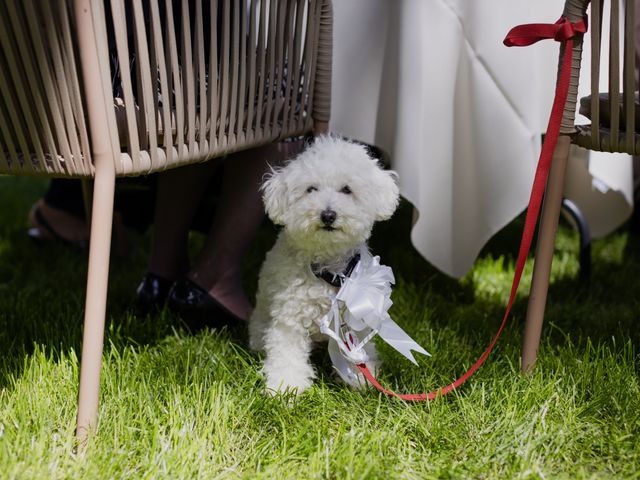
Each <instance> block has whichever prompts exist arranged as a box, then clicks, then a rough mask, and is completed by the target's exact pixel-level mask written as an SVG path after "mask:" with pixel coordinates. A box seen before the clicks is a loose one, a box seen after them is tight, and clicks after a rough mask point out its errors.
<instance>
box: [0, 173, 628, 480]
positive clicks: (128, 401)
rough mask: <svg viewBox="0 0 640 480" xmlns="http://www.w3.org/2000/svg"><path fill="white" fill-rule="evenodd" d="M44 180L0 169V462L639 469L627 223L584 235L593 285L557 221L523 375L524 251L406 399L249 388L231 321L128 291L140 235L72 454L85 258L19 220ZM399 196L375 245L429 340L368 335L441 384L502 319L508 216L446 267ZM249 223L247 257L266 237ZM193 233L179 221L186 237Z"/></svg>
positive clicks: (548, 471) (119, 275)
mask: <svg viewBox="0 0 640 480" xmlns="http://www.w3.org/2000/svg"><path fill="white" fill-rule="evenodd" d="M45 186H46V181H43V180H34V179H24V178H10V177H0V205H2V208H0V478H19V479H23V478H27V479H31V478H55V479H57V478H172V479H173V478H269V479H271V478H296V479H306V478H336V479H343V478H346V479H348V478H358V479H359V478H416V479H423V478H567V479H574V478H640V473H639V472H640V386H639V383H640V382H639V370H640V359H639V357H638V348H637V347H638V341H639V340H640V328H639V325H640V275H639V274H638V272H640V239H638V238H637V237H634V236H631V235H629V234H628V233H626V231H620V232H618V233H615V234H613V235H611V236H609V237H608V238H607V239H605V240H601V241H598V242H597V243H596V244H595V246H594V251H593V264H592V265H593V274H592V280H591V284H590V285H588V286H587V285H584V284H582V283H581V282H580V281H579V280H578V263H577V248H578V247H577V243H578V241H577V238H576V235H575V234H574V233H573V232H572V231H570V230H568V229H567V228H562V229H561V231H560V236H559V239H558V243H557V245H558V248H557V252H556V258H555V261H554V270H553V279H552V280H553V283H552V285H551V288H550V292H549V305H548V308H547V315H546V323H545V328H544V331H543V341H542V345H541V350H540V359H539V363H538V367H537V369H536V370H535V372H534V374H533V375H531V376H522V375H520V374H519V351H520V343H521V330H522V322H523V316H524V311H525V308H526V292H527V290H528V288H527V287H528V282H529V277H530V272H531V264H530V263H529V264H528V266H527V270H526V271H525V277H524V280H523V284H524V285H523V286H522V287H521V289H520V292H519V296H518V300H517V301H516V304H515V307H514V310H513V315H512V318H511V320H510V322H509V324H508V326H507V328H506V330H505V332H504V335H503V337H502V339H501V340H500V342H499V343H498V346H497V349H496V350H495V351H494V353H493V354H492V355H491V356H490V358H489V360H488V362H487V363H486V364H485V366H484V367H483V368H482V369H481V370H480V371H479V372H478V373H477V374H476V375H475V376H474V377H472V379H471V380H470V381H469V382H468V383H467V384H466V385H464V386H463V387H462V388H461V389H460V390H458V391H457V392H454V394H452V395H450V396H448V397H446V398H441V399H439V400H437V401H435V402H432V403H421V404H407V403H403V402H401V401H398V400H395V399H390V398H386V397H383V396H381V395H379V394H377V393H376V392H375V391H366V392H353V391H351V390H349V389H347V388H346V387H344V386H342V385H340V384H338V383H336V382H335V381H334V380H333V377H332V376H331V374H330V365H329V362H328V361H327V359H326V356H323V355H318V356H317V361H318V365H319V371H320V373H321V375H320V379H319V381H318V382H317V383H316V385H315V386H314V387H313V388H312V389H311V390H310V391H308V392H307V393H305V394H304V395H302V396H301V397H299V398H298V399H295V400H292V399H290V400H291V401H289V402H287V401H285V400H283V399H274V398H268V397H265V396H264V395H263V394H262V383H261V379H260V376H259V373H258V369H259V360H258V359H257V358H255V357H253V356H252V355H251V354H249V353H248V352H247V351H246V349H245V339H244V338H242V337H243V336H242V335H240V336H235V335H232V334H231V333H230V332H227V331H214V332H204V333H201V334H199V335H196V336H189V335H188V334H187V333H186V332H185V331H184V330H183V329H182V328H181V327H180V323H179V320H178V319H177V318H175V317H173V316H172V315H171V314H169V313H168V312H163V313H162V314H161V315H160V316H158V317H156V318H137V317H136V316H135V314H134V313H132V309H131V308H130V306H131V302H132V297H133V291H134V289H135V286H136V283H137V281H138V279H139V278H140V276H141V275H142V273H143V272H144V270H145V251H146V246H147V244H148V237H146V236H143V237H137V238H135V239H134V245H135V249H134V252H133V253H132V255H131V257H130V258H126V259H123V258H117V257H114V258H113V260H112V266H111V280H110V291H109V309H108V321H107V332H106V341H105V350H104V367H103V376H102V390H101V406H100V424H99V429H98V432H97V435H96V436H95V437H94V438H93V439H92V440H91V442H90V444H89V447H88V450H87V452H86V456H84V458H81V457H78V456H76V455H74V453H73V448H74V423H75V414H76V397H77V381H78V368H79V361H78V358H79V356H80V342H81V329H82V309H83V301H84V299H83V298H84V293H83V292H84V283H85V275H86V259H85V254H84V253H82V252H78V251H74V250H71V249H69V248H66V247H64V246H62V245H57V244H51V245H46V246H37V245H34V244H32V243H30V242H29V241H27V240H26V238H25V234H24V233H25V228H26V214H27V211H28V209H29V206H30V205H31V203H32V202H33V201H34V200H35V199H36V198H38V196H39V195H40V194H41V193H42V191H43V190H44V188H45ZM410 214H411V212H410V209H409V207H408V206H407V205H403V207H402V208H401V210H400V211H399V212H398V214H397V215H396V217H394V219H393V220H392V221H390V222H387V223H385V224H381V225H380V226H379V227H377V228H376V231H375V234H374V238H373V239H372V247H373V249H374V251H375V253H377V254H380V255H381V256H382V259H383V262H384V263H386V264H388V265H391V266H392V267H393V268H394V271H395V273H396V276H397V279H398V284H397V286H396V287H395V289H394V294H393V299H394V301H395V304H394V306H393V307H392V311H391V313H392V316H393V317H394V319H396V320H397V321H398V323H400V324H401V325H402V326H403V327H404V328H405V329H406V330H407V331H408V332H409V333H410V334H411V335H412V336H413V337H414V338H416V340H418V341H419V342H420V343H421V344H422V345H423V346H425V347H426V348H427V349H428V350H429V351H431V352H432V353H433V357H432V358H421V359H420V367H419V368H416V367H414V366H412V365H411V364H410V363H409V362H407V361H406V360H404V359H403V358H402V357H401V356H400V355H398V354H396V353H395V352H393V351H392V350H391V349H390V348H387V347H385V346H384V345H380V347H381V351H382V356H383V359H384V361H385V364H384V369H383V371H382V374H381V378H380V379H381V381H382V382H383V383H384V384H386V385H388V386H391V387H392V388H395V389H397V390H398V391H403V392H420V391H424V390H426V389H431V388H434V387H437V386H441V385H444V384H446V383H449V382H451V380H452V379H454V378H455V377H456V376H457V375H459V374H460V373H462V372H463V371H464V369H465V368H466V367H468V366H469V365H471V364H472V363H473V362H474V361H475V359H476V358H477V357H478V356H479V355H480V354H481V352H482V351H483V350H484V349H485V348H486V346H487V345H488V343H489V341H490V339H491V338H492V336H493V334H494V332H495V330H496V329H497V327H498V324H499V323H500V320H501V318H502V314H503V309H504V305H505V302H506V297H507V295H508V290H509V286H510V282H511V278H512V274H513V269H514V254H515V252H516V250H517V244H518V240H519V234H520V229H521V226H522V223H521V219H517V220H516V221H514V222H513V223H512V224H511V225H509V226H508V227H507V228H506V229H504V230H503V231H502V232H501V233H500V234H498V235H497V236H496V237H495V238H494V239H493V240H492V241H491V242H490V244H489V245H487V247H486V248H485V249H484V250H483V252H482V254H481V255H480V257H479V259H478V261H477V262H476V264H475V267H474V268H473V270H472V271H471V272H470V273H469V274H468V275H467V276H466V277H465V278H463V279H462V280H461V281H456V280H453V279H451V278H448V277H446V276H445V275H443V274H441V273H439V272H438V271H437V270H435V269H434V268H433V267H431V266H430V265H429V264H428V263H427V262H425V261H424V260H422V259H421V258H420V256H419V255H418V254H417V253H416V252H415V251H414V250H413V249H412V247H411V246H410V243H409V241H408V232H409V225H410V217H411V215H410ZM273 238H274V234H273V231H272V229H271V228H270V227H269V226H268V225H265V228H264V229H263V230H262V231H261V232H260V235H259V237H258V238H257V239H256V246H255V248H253V249H252V256H251V257H250V258H249V259H248V261H247V285H248V287H249V288H250V289H254V288H255V278H256V273H257V269H258V265H259V263H260V261H261V259H262V257H263V255H264V251H265V250H266V249H267V248H268V247H269V245H270V243H271V242H272V241H273ZM201 241H202V239H201V238H198V237H196V236H194V239H193V247H194V249H195V248H197V246H198V244H199V243H200V242H201Z"/></svg>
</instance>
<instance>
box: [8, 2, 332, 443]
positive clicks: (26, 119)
mask: <svg viewBox="0 0 640 480" xmlns="http://www.w3.org/2000/svg"><path fill="white" fill-rule="evenodd" d="M331 50H332V8H331V2H330V0H173V1H171V0H163V1H160V0H148V1H144V2H140V1H131V2H129V1H125V0H51V1H50V0H24V1H19V2H18V1H13V0H0V173H8V174H15V175H23V174H24V175H45V176H54V177H79V178H89V179H94V188H93V201H92V203H93V210H92V214H91V216H92V222H91V237H90V252H89V273H88V280H87V300H86V307H85V325H84V334H83V350H82V360H81V362H82V368H81V374H80V396H79V397H80V398H79V408H78V430H77V431H78V437H79V440H80V441H81V442H82V443H84V441H85V440H86V438H87V434H88V432H89V431H90V429H91V428H92V427H93V426H95V421H96V418H97V407H98V394H99V383H100V366H101V358H102V343H103V335H104V318H105V308H106V292H107V280H108V264H109V253H110V240H111V222H112V214H113V191H114V182H115V177H116V176H133V175H143V174H147V173H151V172H156V171H162V170H165V169H169V168H174V167H177V166H180V165H185V164H189V163H194V162H201V161H205V160H207V159H209V158H212V157H216V156H221V155H224V154H227V153H230V152H234V151H238V150H243V149H247V148H251V147H254V146H259V145H263V144H267V143H270V142H273V141H276V140H278V139H282V138H285V137H290V136H294V135H300V134H305V133H308V132H310V131H315V132H322V131H324V130H326V127H327V123H328V120H329V106H330V93H331V86H330V81H331Z"/></svg>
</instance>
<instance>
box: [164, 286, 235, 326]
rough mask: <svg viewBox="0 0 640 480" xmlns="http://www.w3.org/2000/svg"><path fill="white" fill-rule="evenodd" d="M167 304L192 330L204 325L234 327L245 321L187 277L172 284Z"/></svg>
mask: <svg viewBox="0 0 640 480" xmlns="http://www.w3.org/2000/svg"><path fill="white" fill-rule="evenodd" d="M167 305H168V306H169V308H170V309H171V310H173V311H174V312H176V313H179V314H180V316H181V317H182V319H183V320H184V321H185V323H186V324H187V326H188V327H189V329H190V330H192V331H194V332H197V331H199V330H202V329H203V328H205V327H209V328H219V327H223V326H225V325H226V326H229V327H235V326H239V325H242V324H244V323H245V322H244V321H243V320H242V319H241V318H239V317H238V316H236V315H234V314H233V313H231V312H230V311H229V310H228V309H227V308H226V307H224V306H223V305H222V304H220V303H219V302H218V301H217V300H216V299H215V298H213V297H212V296H211V295H209V292H207V291H206V290H204V289H203V288H201V287H200V286H198V285H196V284H195V283H193V282H192V281H191V280H189V279H187V278H184V279H182V280H178V281H177V282H176V283H174V284H173V287H172V288H171V291H170V292H169V296H168V298H167Z"/></svg>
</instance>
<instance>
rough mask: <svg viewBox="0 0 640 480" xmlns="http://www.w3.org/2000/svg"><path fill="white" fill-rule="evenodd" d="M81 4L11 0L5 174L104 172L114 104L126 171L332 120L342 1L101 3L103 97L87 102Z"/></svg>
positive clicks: (2, 24) (4, 80)
mask: <svg viewBox="0 0 640 480" xmlns="http://www.w3.org/2000/svg"><path fill="white" fill-rule="evenodd" d="M71 3H72V2H70V1H68V0H55V1H50V0H25V1H21V2H15V1H12V0H0V173H12V174H32V175H53V176H73V177H90V176H92V175H93V174H94V166H93V164H92V161H91V151H90V138H89V134H88V131H89V129H88V126H87V120H86V114H85V113H86V102H87V101H100V102H104V104H105V106H106V108H107V117H108V123H109V132H105V133H107V134H109V135H110V137H111V142H112V144H113V145H116V146H117V151H120V152H121V154H120V156H119V158H118V159H117V160H116V165H115V171H116V174H117V175H119V176H123V175H137V174H143V173H150V172H154V171H158V170H164V169H167V168H172V167H175V166H178V165H182V164H187V163H193V162H198V161H202V160H205V159H207V158H211V157H214V156H220V155H224V154H226V153H230V152H233V151H237V150H241V149H245V148H250V147H252V146H257V145H261V144H265V143H269V142H272V141H275V140H278V139H281V138H285V137H288V136H292V135H299V134H302V133H306V132H308V131H310V130H311V129H312V127H313V126H314V122H315V123H322V124H325V123H326V122H328V119H329V108H330V93H331V90H330V81H331V49H332V40H331V35H332V32H331V25H332V9H331V2H330V0H241V1H237V0H218V1H209V0H174V1H173V2H171V1H169V0H166V1H160V0H150V1H148V2H138V1H135V2H128V1H125V0H96V1H93V2H92V17H93V21H94V25H95V35H96V44H97V46H98V62H99V66H100V75H101V77H102V79H103V82H102V83H103V85H105V86H108V85H111V89H109V88H105V89H104V95H103V98H100V99H97V100H96V99H87V98H84V97H83V94H82V92H83V88H82V76H81V69H80V66H79V56H78V45H77V39H76V36H75V22H74V16H73V6H72V5H71Z"/></svg>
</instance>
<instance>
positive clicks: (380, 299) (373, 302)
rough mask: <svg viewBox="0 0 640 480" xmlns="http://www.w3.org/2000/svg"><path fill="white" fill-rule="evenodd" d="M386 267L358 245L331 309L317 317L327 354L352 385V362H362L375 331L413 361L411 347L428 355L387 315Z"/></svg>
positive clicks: (355, 383) (355, 372) (356, 383)
mask: <svg viewBox="0 0 640 480" xmlns="http://www.w3.org/2000/svg"><path fill="white" fill-rule="evenodd" d="M393 283H395V278H394V276H393V271H392V270H391V268H390V267H387V266H386V265H381V264H380V257H378V256H376V257H373V256H371V254H370V253H369V251H368V250H367V249H366V248H361V249H360V261H359V262H358V263H357V264H356V266H355V267H354V269H353V271H352V273H351V276H349V277H345V278H344V280H343V283H342V286H341V287H340V290H339V291H338V293H337V294H336V296H335V297H334V298H333V301H332V303H331V309H330V310H329V313H327V314H326V315H325V316H324V317H323V318H322V320H321V321H320V331H321V332H322V333H323V334H325V335H327V336H328V337H329V356H330V357H331V361H332V362H333V365H334V367H335V369H336V370H337V372H338V374H339V375H340V377H341V378H342V379H343V380H344V381H345V382H346V383H348V384H350V385H353V386H359V385H360V378H361V377H360V376H359V375H358V373H359V370H358V369H357V367H356V365H358V364H362V363H366V362H367V360H368V359H369V354H370V353H372V351H373V345H372V344H370V343H369V342H370V341H371V340H372V339H373V337H375V336H376V335H380V337H381V338H382V339H383V340H384V341H385V342H387V343H388V344H389V345H391V346H392V347H393V348H395V349H396V350H397V351H398V352H400V353H401V354H402V355H404V356H405V357H406V358H408V359H409V360H410V361H411V362H413V363H414V364H415V365H417V362H416V360H415V358H414V357H413V353H412V350H415V351H416V352H418V353H422V354H424V355H429V356H430V354H429V352H427V351H426V350H425V349H424V348H422V347H421V346H420V345H418V344H417V343H416V342H415V341H414V340H413V339H412V338H411V337H410V336H409V335H407V333H406V332H405V331H404V330H402V329H401V328H400V327H399V326H398V324H396V323H395V322H394V321H393V320H392V319H391V317H390V316H389V313H387V312H388V310H389V308H390V307H391V305H392V304H393V302H392V301H391V284H393Z"/></svg>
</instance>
